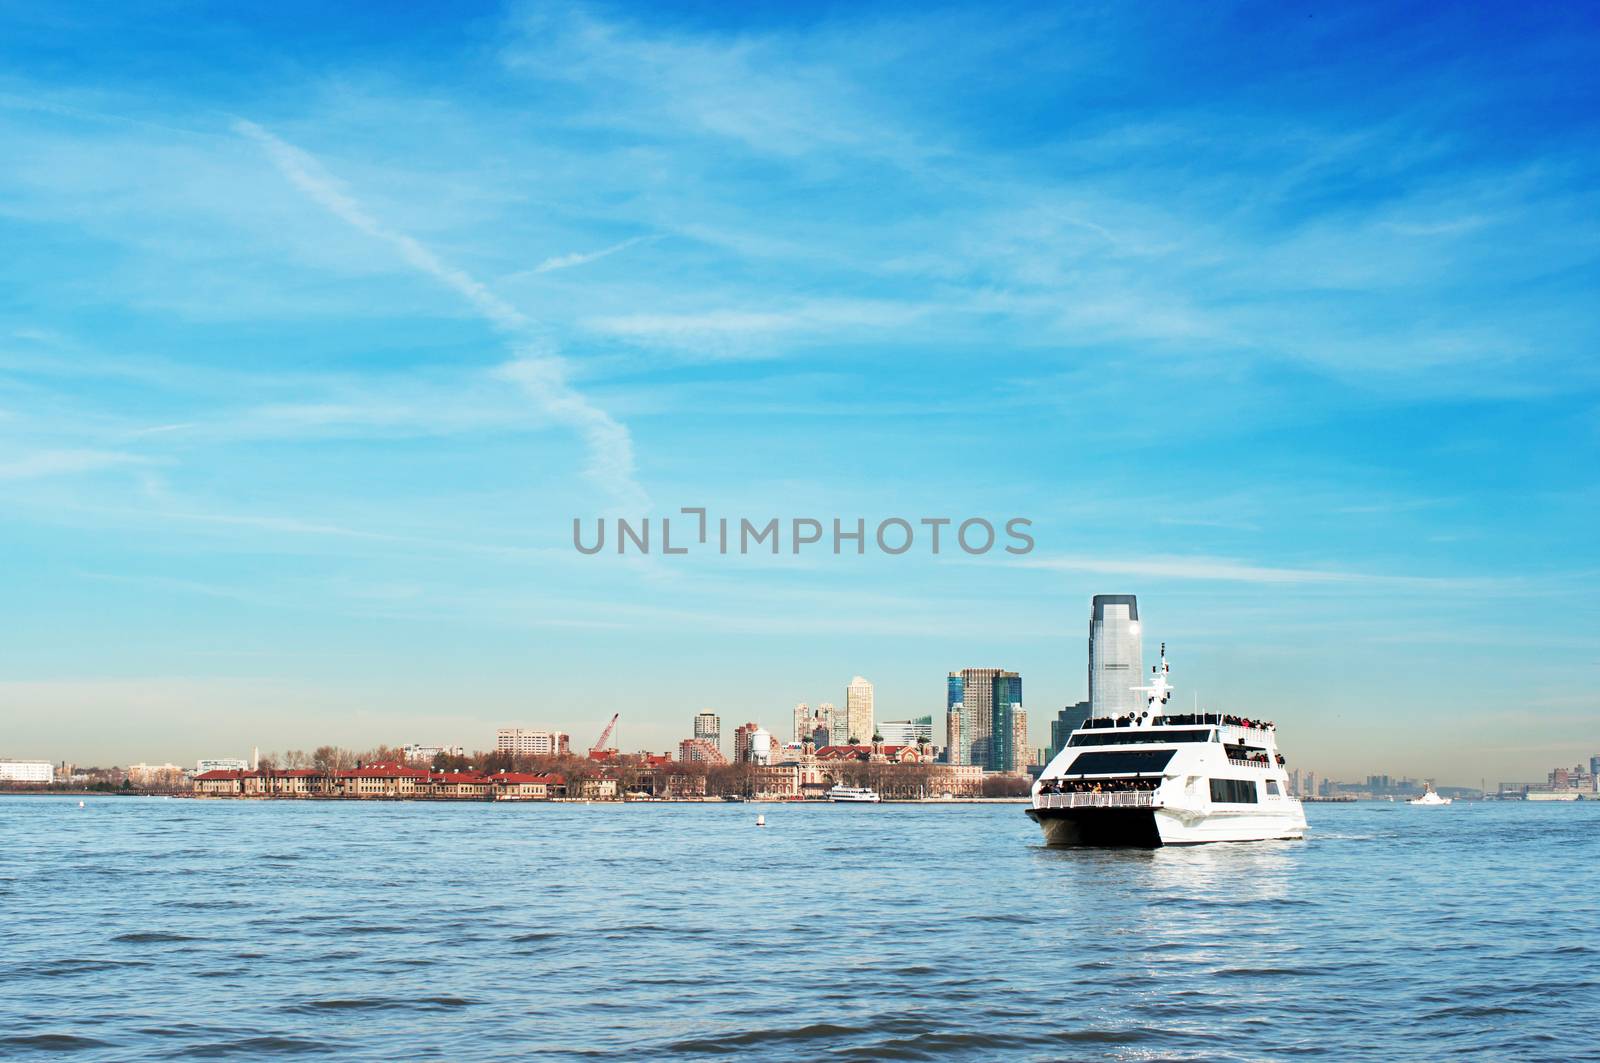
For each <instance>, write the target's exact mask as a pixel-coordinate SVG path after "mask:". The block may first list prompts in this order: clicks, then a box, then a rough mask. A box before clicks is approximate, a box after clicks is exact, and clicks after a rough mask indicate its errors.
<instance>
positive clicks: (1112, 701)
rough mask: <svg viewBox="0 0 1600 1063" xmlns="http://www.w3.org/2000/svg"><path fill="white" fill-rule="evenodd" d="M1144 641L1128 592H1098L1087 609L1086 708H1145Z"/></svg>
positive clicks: (1112, 712) (1112, 711) (1121, 712)
mask: <svg viewBox="0 0 1600 1063" xmlns="http://www.w3.org/2000/svg"><path fill="white" fill-rule="evenodd" d="M1143 683H1144V642H1143V640H1142V639H1141V638H1140V635H1139V603H1138V601H1137V599H1135V597H1134V596H1133V595H1131V594H1097V595H1095V596H1094V602H1093V604H1092V606H1091V607H1090V613H1089V712H1090V713H1091V714H1092V715H1094V716H1127V715H1129V714H1137V713H1138V712H1139V711H1140V710H1142V709H1143V708H1144V695H1142V694H1140V693H1139V692H1138V691H1136V690H1134V689H1133V688H1134V687H1137V686H1141V685H1143Z"/></svg>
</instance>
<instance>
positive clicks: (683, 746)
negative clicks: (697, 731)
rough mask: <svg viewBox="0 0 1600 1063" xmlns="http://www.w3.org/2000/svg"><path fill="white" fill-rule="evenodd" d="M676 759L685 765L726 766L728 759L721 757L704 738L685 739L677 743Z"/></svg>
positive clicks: (712, 743) (717, 750)
mask: <svg viewBox="0 0 1600 1063" xmlns="http://www.w3.org/2000/svg"><path fill="white" fill-rule="evenodd" d="M678 759H679V760H680V761H682V762H683V763H685V764H690V763H694V764H726V763H727V762H728V758H726V757H724V756H723V755H722V750H721V749H719V748H718V747H717V745H716V743H714V742H710V741H708V740H706V739H704V738H685V739H684V740H683V741H681V742H679V743H678Z"/></svg>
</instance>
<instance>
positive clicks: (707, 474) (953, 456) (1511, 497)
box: [0, 3, 1600, 784]
mask: <svg viewBox="0 0 1600 1063" xmlns="http://www.w3.org/2000/svg"><path fill="white" fill-rule="evenodd" d="M724 8H725V5H710V4H704V5H683V6H678V7H672V6H664V5H651V6H649V7H627V6H607V5H592V6H581V5H580V6H571V5H561V4H549V5H547V4H530V5H510V6H498V5H470V4H462V5H451V6H448V7H443V6H441V7H438V8H435V9H433V10H431V11H427V12H396V11H394V10H392V9H390V8H388V7H378V6H374V7H371V8H369V9H364V10H349V11H340V12H335V11H331V10H330V9H327V8H326V7H325V6H324V5H316V6H313V5H303V4H292V3H290V4H276V5H272V6H270V7H263V8H262V9H261V10H260V11H258V12H256V13H254V14H251V13H248V12H244V13H241V12H240V10H238V9H237V8H235V7H231V6H225V5H217V6H209V5H203V4H178V3H174V4H151V5H144V6H142V7H136V6H134V5H129V6H128V7H126V8H125V9H124V10H123V11H122V12H121V13H120V14H118V13H108V12H106V11H104V10H100V9H99V7H98V6H88V5H84V6H81V7H73V6H71V5H62V6H57V7H51V8H48V9H45V8H40V7H38V5H20V4H0V30H3V32H0V143H3V144H4V145H5V151H4V152H0V246H3V247H4V248H5V250H6V254H4V255H3V256H0V586H3V587H4V593H3V595H0V624H3V628H0V632H3V637H0V726H3V729H0V755H9V756H43V757H49V758H52V759H61V758H67V759H70V760H76V761H79V762H122V763H126V762H129V761H136V760H166V759H173V760H178V761H187V760H191V759H193V758H194V757H196V756H200V755H222V754H228V753H237V752H241V751H247V750H248V748H249V747H250V746H252V745H259V746H261V747H262V748H263V749H264V750H266V749H274V748H287V747H309V746H313V745H316V744H319V743H320V742H324V741H327V742H336V743H340V744H346V745H352V746H367V745H372V744H375V743H377V742H380V741H386V742H404V741H459V742H463V743H465V744H466V745H468V746H483V745H487V744H489V743H490V742H491V741H492V734H493V728H494V727H495V726H497V725H500V724H503V723H512V722H517V723H524V724H529V725H532V724H547V725H550V726H557V727H562V728H564V729H566V730H570V731H571V732H572V733H573V734H574V736H575V740H576V741H578V742H580V743H583V744H586V743H587V742H588V741H590V740H591V739H592V737H593V736H594V735H595V734H597V733H598V731H599V729H600V727H601V726H602V725H603V724H604V722H605V720H606V719H607V718H608V717H609V715H610V713H611V712H613V711H620V712H621V713H622V724H621V728H620V737H621V739H622V742H623V745H624V746H627V747H646V748H653V749H658V750H659V749H663V748H667V747H668V746H669V745H670V744H673V743H675V742H676V740H677V739H678V738H680V737H683V736H684V735H685V734H686V733H687V732H688V724H689V719H690V717H691V716H692V714H693V713H694V712H696V711H698V710H700V709H702V708H707V707H709V708H713V709H715V710H717V711H719V712H721V713H722V715H723V717H724V719H725V720H727V721H728V722H729V725H730V726H731V724H732V723H734V722H738V721H740V720H744V719H754V720H758V721H761V722H763V723H766V724H767V725H768V726H770V727H775V728H784V727H786V726H787V721H788V719H789V713H790V710H791V708H792V706H793V705H794V703H795V702H797V701H801V700H804V701H807V702H810V703H812V704H816V703H817V702H819V701H823V700H832V701H834V702H842V700H843V693H844V687H845V685H846V683H848V681H849V680H850V677H851V676H852V675H855V674H863V675H866V676H867V677H869V678H870V679H872V680H873V681H874V682H875V683H876V685H877V692H878V693H877V696H878V702H879V706H880V710H879V716H880V717H881V718H899V717H904V716H906V715H911V714H921V713H926V712H934V711H937V710H938V709H939V708H940V707H941V706H942V703H943V690H944V686H943V676H944V673H945V672H946V671H948V670H951V669H955V668H961V667H965V666H1001V667H1008V668H1014V669H1017V670H1019V671H1021V672H1022V673H1023V676H1024V690H1025V695H1026V700H1027V702H1028V707H1029V710H1030V715H1031V716H1032V719H1033V730H1034V738H1035V741H1036V742H1037V743H1041V744H1042V743H1043V742H1044V741H1046V739H1047V735H1048V731H1047V727H1046V723H1045V721H1046V720H1047V719H1048V717H1049V716H1050V715H1051V714H1052V713H1053V712H1054V711H1055V710H1056V709H1057V708H1059V707H1060V706H1061V705H1062V704H1063V703H1065V702H1068V701H1073V700H1076V699H1078V698H1079V697H1081V696H1083V694H1084V687H1085V681H1084V672H1085V659H1084V657H1085V653H1084V638H1085V635H1086V630H1087V620H1088V600H1089V597H1090V595H1092V594H1094V593H1097V592H1106V593H1136V594H1138V595H1139V596H1140V601H1141V611H1142V613H1143V614H1144V616H1145V619H1146V629H1147V632H1148V633H1149V637H1150V639H1151V640H1152V642H1154V641H1159V640H1160V639H1162V638H1165V639H1166V640H1167V641H1168V643H1169V644H1170V647H1171V652H1172V657H1173V661H1174V681H1175V682H1176V683H1177V685H1178V686H1179V688H1180V690H1179V695H1178V696H1179V697H1180V699H1190V698H1192V697H1193V696H1194V694H1195V693H1196V692H1198V695H1199V697H1200V699H1201V700H1202V701H1203V702H1205V703H1208V704H1210V705H1212V706H1213V707H1218V708H1231V709H1234V710H1236V711H1240V712H1244V713H1246V714H1250V715H1257V714H1259V715H1265V716H1271V717H1274V718H1276V719H1278V720H1279V721H1280V722H1281V723H1282V724H1283V725H1284V727H1285V731H1284V740H1285V745H1286V749H1287V751H1288V752H1289V753H1290V755H1291V759H1292V762H1293V763H1297V764H1299V765H1301V766H1306V767H1311V768H1313V769H1315V770H1318V771H1321V772H1329V773H1333V774H1335V775H1346V776H1354V775H1357V774H1364V773H1366V772H1367V771H1387V772H1391V773H1395V774H1399V773H1405V772H1409V773H1414V774H1425V775H1433V776H1438V777H1439V778H1440V779H1441V781H1445V782H1476V781H1477V779H1478V778H1480V777H1484V776H1487V777H1488V778H1489V781H1490V783H1491V784H1493V783H1494V782H1495V781H1498V780H1499V779H1501V778H1504V779H1507V780H1515V779H1531V778H1537V777H1539V776H1541V775H1542V773H1543V772H1544V770H1545V769H1546V768H1548V767H1549V766H1552V765H1555V764H1571V763H1573V762H1574V761H1575V760H1576V759H1577V758H1578V757H1579V756H1583V757H1585V758H1586V757H1587V756H1588V755H1589V754H1590V753H1593V752H1600V723H1597V721H1600V694H1597V693H1596V691H1597V690H1600V658H1597V652H1596V647H1597V645H1600V593H1597V592H1600V563H1597V560H1596V557H1595V550H1594V540H1595V533H1594V524H1595V521H1596V517H1597V515H1600V478H1597V473H1596V469H1595V459H1596V457H1597V451H1600V368H1597V367H1600V361H1597V359H1596V357H1595V350H1596V340H1597V333H1600V316H1597V314H1596V312H1595V309H1594V307H1595V305H1596V298H1595V293H1596V280H1597V278H1600V268H1597V254H1600V252H1597V248H1600V240H1597V237H1600V213H1597V210H1596V199H1595V191H1594V190H1595V188H1596V187H1597V177H1600V172H1597V171H1600V165H1597V163H1600V157H1597V153H1600V147H1597V144H1600V141H1597V139H1596V133H1597V131H1600V130H1597V127H1600V91H1597V87H1600V78H1597V77H1596V75H1595V74H1594V71H1595V70H1596V69H1600V54H1597V53H1600V35H1597V33H1596V25H1595V20H1594V17H1593V13H1592V11H1589V10H1585V9H1584V8H1582V7H1581V6H1579V7H1574V8H1572V9H1570V10H1565V11H1563V10H1546V9H1545V6H1543V5H1515V6H1513V5H1501V6H1493V5H1476V6H1475V5H1438V6H1432V5H1408V6H1401V5H1392V4H1390V5H1377V4H1373V5H1340V6H1338V7H1324V6H1321V5H1315V6H1312V5H1293V4H1290V5H1285V4H1252V5H1224V4H1218V5H1204V6H1201V5H1168V6H1164V7H1163V6H1156V7H1149V8H1144V9H1133V8H1130V7H1128V6H1127V5H1104V6H1081V7H1074V8H1067V9H1064V10H1060V11H1049V10H1039V11H1032V12H1028V11H1021V12H1019V11H1017V10H1014V9H1003V8H999V7H991V8H984V7H970V6H969V7H957V6H944V7H941V6H932V5H903V6H896V5H876V6H875V5H837V6H817V7H811V8H802V7H799V6H797V5H777V4H769V5H747V6H744V7H742V8H741V10H740V11H739V12H737V13H731V12H729V11H727V10H725V9H724ZM695 505H703V506H707V507H710V508H711V510H712V511H713V513H714V514H725V515H730V516H735V517H737V516H749V517H752V518H763V519H765V518H766V517H769V516H781V517H791V516H816V517H819V518H823V519H829V518H831V517H834V516H839V517H844V518H847V519H854V518H855V517H857V516H861V517H865V518H867V519H869V520H872V521H876V520H878V519H881V518H883V517H888V516H906V517H911V518H916V517H921V516H948V517H952V518H955V519H957V520H960V519H962V518H965V517H969V516H985V517H989V518H992V519H995V520H997V521H999V520H1004V519H1006V518H1008V517H1012V516H1023V517H1027V518H1030V519H1032V520H1033V521H1034V532H1035V538H1036V540H1037V548H1036V549H1035V551H1034V553H1033V554H1031V555H1029V556H1028V557H1025V558H1008V557H997V556H986V557H983V558H977V559H969V558H965V557H961V556H954V557H952V556H941V557H939V558H933V557H930V556H928V555H926V554H925V553H922V552H920V551H917V552H913V553H912V554H908V555H906V556H904V557H899V558H887V557H883V556H881V555H877V556H873V555H869V556H867V557H864V558H848V557H846V558H838V559H835V558H833V557H831V556H829V557H823V556H810V557H800V558H794V557H791V556H783V557H779V558H776V559H774V558H771V557H764V558H755V557H749V558H738V557H716V556H710V557H707V556H693V557H689V558H670V559H669V558H656V559H651V560H648V561H645V560H629V559H618V558H616V557H614V556H600V557H592V558H591V557H583V556H579V555H578V554H576V552H575V551H574V550H573V549H572V547H571V540H570V535H571V520H572V518H573V517H574V516H580V515H582V516H588V517H592V516H596V515H599V514H601V513H629V514H639V515H642V514H645V513H656V514H663V513H664V514H671V513H675V512H676V511H677V510H678V508H679V507H680V506H695Z"/></svg>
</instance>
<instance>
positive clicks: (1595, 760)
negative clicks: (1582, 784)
mask: <svg viewBox="0 0 1600 1063" xmlns="http://www.w3.org/2000/svg"><path fill="white" fill-rule="evenodd" d="M1589 774H1590V775H1593V776H1595V777H1596V778H1600V754H1596V755H1595V756H1592V757H1590V758H1589Z"/></svg>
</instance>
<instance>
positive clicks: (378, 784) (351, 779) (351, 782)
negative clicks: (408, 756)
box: [333, 760, 430, 797]
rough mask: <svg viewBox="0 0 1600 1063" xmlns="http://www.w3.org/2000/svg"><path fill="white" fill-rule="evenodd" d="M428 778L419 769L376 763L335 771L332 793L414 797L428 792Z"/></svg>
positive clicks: (424, 772) (387, 762)
mask: <svg viewBox="0 0 1600 1063" xmlns="http://www.w3.org/2000/svg"><path fill="white" fill-rule="evenodd" d="M429 777H430V773H429V772H427V771H424V770H423V769H422V768H413V767H411V766H410V765H408V764H401V763H400V762H398V761H393V760H379V761H374V762H372V763H371V764H362V765H358V766H357V767H355V768H352V769H350V770H349V771H340V772H335V773H334V777H333V778H334V785H333V792H334V793H335V794H337V795H339V796H340V797H416V796H418V795H419V791H421V792H423V793H424V794H425V793H426V791H427V790H428V785H429Z"/></svg>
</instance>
